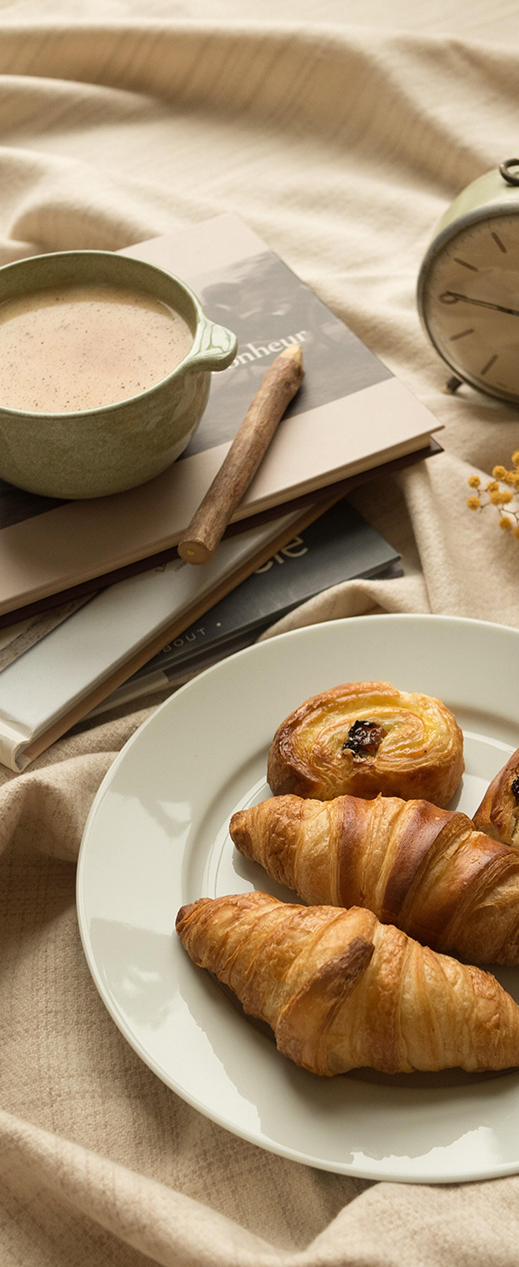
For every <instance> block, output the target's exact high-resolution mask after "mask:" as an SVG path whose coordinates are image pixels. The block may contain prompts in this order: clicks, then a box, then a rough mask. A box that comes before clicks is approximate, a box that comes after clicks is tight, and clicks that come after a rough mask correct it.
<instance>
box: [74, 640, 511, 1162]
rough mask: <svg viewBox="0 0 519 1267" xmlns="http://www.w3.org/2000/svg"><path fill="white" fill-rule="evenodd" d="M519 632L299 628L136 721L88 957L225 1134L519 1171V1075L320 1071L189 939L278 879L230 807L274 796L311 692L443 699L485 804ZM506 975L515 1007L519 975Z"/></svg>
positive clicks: (132, 1036) (86, 927) (145, 1044)
mask: <svg viewBox="0 0 519 1267" xmlns="http://www.w3.org/2000/svg"><path fill="white" fill-rule="evenodd" d="M518 666H519V631H516V630H513V629H507V628H504V627H503V626H499V625H492V624H486V623H483V622H479V621H472V620H458V619H451V618H449V617H436V616H373V617H370V616H367V617H362V618H356V619H355V620H344V621H333V622H331V623H329V624H324V625H314V626H311V627H310V628H306V629H300V630H296V631H294V632H292V633H289V634H285V635H283V636H281V637H278V638H275V639H272V640H271V641H267V642H264V643H261V644H259V645H257V646H255V647H252V648H250V649H248V650H247V651H242V652H240V653H239V654H238V655H235V656H233V657H231V658H230V659H228V660H226V661H224V662H223V663H222V664H219V665H217V666H216V667H215V668H213V669H209V670H208V671H207V672H206V673H204V674H202V675H201V676H200V677H199V678H196V679H195V680H194V681H192V682H190V683H189V684H188V685H187V686H185V687H183V688H182V690H180V691H179V692H178V693H177V694H176V695H174V696H172V698H170V699H169V700H167V701H166V703H165V704H163V705H162V707H161V708H159V709H157V711H156V712H155V713H153V715H152V716H151V717H150V719H149V721H147V722H146V723H145V725H144V726H143V727H142V728H141V729H140V730H139V731H137V733H136V734H135V735H134V736H133V738H132V739H131V740H130V742H129V743H128V744H127V745H126V747H125V748H124V749H123V751H122V752H121V753H120V755H119V757H118V759H117V760H116V761H115V762H114V765H113V766H112V767H111V769H110V771H109V773H108V775H107V777H106V778H105V780H104V782H103V784H102V786H101V788H100V790H99V792H98V794H97V796H96V799H95V801H94V804H93V807H92V810H91V813H90V816H89V819H88V822H87V825H86V828H85V833H84V837H83V843H82V847H81V853H80V859H79V869H78V910H79V924H80V930H81V937H82V940H83V946H84V949H85V953H86V957H87V960H88V964H89V967H90V970H91V972H92V975H93V978H94V981H95V983H96V985H97V988H98V990H99V993H100V994H101V997H102V999H103V1001H104V1003H105V1004H106V1007H107V1008H108V1011H109V1012H110V1013H111V1015H112V1017H113V1019H114V1021H115V1022H116V1024H117V1025H118V1026H119V1029H120V1030H121V1032H122V1033H123V1034H124V1036H125V1037H126V1038H127V1040H128V1042H129V1043H131V1045H132V1047H133V1048H134V1049H135V1051H137V1052H138V1054H139V1055H140V1056H141V1057H142V1059H143V1060H144V1061H145V1062H146V1064H147V1065H149V1067H150V1068H151V1069H153V1070H154V1072H155V1073H156V1074H157V1075H158V1077H159V1078H162V1080H163V1081H164V1082H165V1083H167V1085H168V1086H170V1087H172V1088H173V1090H175V1091H176V1092H177V1093H178V1094H179V1095H180V1096H182V1097H183V1098H184V1099H185V1100H187V1101H188V1102H189V1103H190V1104H192V1105H193V1106H194V1107H195V1108H197V1109H199V1110H200V1112H202V1113H205V1114H207V1116H208V1117H211V1118H213V1120H214V1121H216V1122H219V1123H220V1125H221V1126H224V1127H226V1128H227V1130H229V1131H233V1132H235V1133H236V1134H237V1135H241V1136H243V1137H244V1138H245V1139H248V1140H250V1141H252V1142H253V1143H255V1144H259V1145H260V1146H261V1147H263V1148H267V1149H271V1150H272V1151H273V1152H275V1153H280V1154H282V1155H283V1156H285V1157H289V1158H292V1159H293V1160H295V1161H300V1162H305V1163H307V1164H310V1165H313V1166H319V1167H322V1168H323V1169H325V1170H332V1171H337V1172H340V1173H343V1174H352V1175H361V1176H365V1177H367V1178H369V1179H397V1180H409V1181H415V1182H429V1183H447V1182H452V1181H455V1180H456V1181H460V1180H470V1179H484V1178H491V1177H494V1176H496V1175H502V1174H510V1173H512V1172H515V1171H517V1170H519V1074H517V1073H510V1074H508V1073H506V1074H505V1075H491V1076H489V1075H485V1076H484V1077H480V1078H477V1077H472V1078H470V1077H468V1076H467V1075H464V1074H462V1073H461V1072H459V1071H458V1072H456V1071H454V1072H449V1073H445V1074H440V1075H423V1074H422V1075H420V1074H415V1075H408V1076H406V1077H396V1078H389V1077H383V1076H380V1075H376V1074H373V1075H372V1076H371V1075H370V1074H366V1075H362V1076H360V1075H357V1074H355V1073H351V1074H348V1075H345V1076H342V1077H337V1078H330V1079H319V1078H317V1077H315V1076H313V1075H312V1074H310V1073H307V1072H305V1071H304V1070H301V1069H298V1068H296V1066H295V1065H293V1064H292V1063H291V1062H290V1061H288V1060H286V1059H284V1058H283V1057H282V1056H280V1055H279V1053H278V1052H277V1051H276V1048H275V1046H274V1043H273V1042H271V1041H270V1040H269V1039H268V1038H267V1037H266V1036H264V1035H263V1034H262V1033H260V1032H258V1030H257V1029H256V1028H255V1027H254V1025H253V1024H251V1023H250V1021H248V1020H247V1019H246V1018H245V1016H244V1015H243V1014H240V1013H239V1012H238V1011H237V1010H236V1009H235V1008H234V1007H233V1006H232V1004H231V1003H230V1002H229V1000H228V999H227V998H226V997H225V996H224V995H223V994H222V991H221V990H220V988H219V987H218V985H217V984H216V982H215V981H214V980H213V979H212V978H211V977H210V976H209V975H208V973H206V972H203V971H201V970H200V969H198V968H196V967H195V966H194V965H193V964H192V963H191V961H190V960H189V958H188V956H187V955H186V953H185V951H184V950H183V949H182V947H181V945H180V942H179V939H178V938H177V937H176V935H175V934H174V931H173V930H174V925H175V915H176V912H177V910H178V908H179V906H181V905H182V904H183V903H186V902H192V901H194V900H195V899H196V898H198V897H202V896H209V897H216V896H219V895H221V894H225V893H237V892H245V891H247V890H250V889H251V888H259V889H264V890H267V891H268V892H272V893H276V894H277V895H278V896H284V897H289V899H290V900H291V901H293V900H294V895H293V894H289V893H288V890H281V889H280V888H279V887H278V886H276V885H275V884H273V882H272V881H270V880H269V879H268V877H267V876H266V875H265V873H264V872H263V870H262V869H261V868H260V867H259V866H256V865H255V864H253V863H248V862H247V861H246V860H245V859H244V858H242V857H241V855H239V854H238V853H237V852H236V851H235V850H234V848H233V845H232V843H231V841H230V838H229V836H228V833H227V824H228V822H229V818H230V816H231V814H232V813H233V811H234V810H235V809H237V808H238V807H240V806H245V805H249V804H252V803H254V802H256V801H258V800H261V799H263V798H264V797H265V796H268V795H269V789H268V787H267V784H266V783H265V769H266V759H267V752H268V748H269V744H270V742H271V739H272V736H273V734H274V731H275V730H276V727H277V726H278V724H279V722H280V721H281V720H282V719H283V718H284V717H285V716H286V715H287V714H288V713H289V712H291V710H292V709H293V708H295V707H296V706H297V705H298V704H300V703H301V702H302V700H303V699H305V698H307V697H308V696H310V695H314V694H316V693H317V692H318V691H322V690H326V689H327V688H329V687H331V686H335V685H337V684H338V683H339V682H346V681H362V680H367V679H372V680H377V679H379V680H380V679H383V680H388V681H390V682H393V683H394V684H395V685H396V686H398V687H400V688H401V689H403V690H406V691H421V692H425V693H427V694H430V695H436V696H439V697H440V698H441V699H443V700H444V702H445V703H446V704H447V705H448V706H449V708H451V709H452V710H453V712H454V713H455V715H456V717H457V719H458V722H459V724H460V725H461V726H462V727H463V729H464V732H465V758H466V766H467V772H466V774H465V776H464V779H463V784H462V787H461V790H460V793H459V794H458V795H457V798H456V804H459V806H460V808H462V809H463V810H465V811H466V812H468V813H469V814H470V813H473V812H474V810H475V808H476V806H477V805H478V803H479V801H480V799H481V797H482V794H483V791H484V789H485V788H486V786H487V784H488V782H489V781H490V779H491V778H492V777H493V776H494V774H496V773H497V771H498V770H499V769H500V768H501V766H502V765H503V764H504V762H505V761H506V760H507V759H508V756H509V755H510V753H511V752H512V751H513V749H514V748H516V747H519V667H518ZM496 975H497V976H498V977H499V979H500V981H501V982H502V984H503V985H505V986H506V988H507V989H509V990H510V991H511V993H513V994H514V996H515V997H516V999H517V1000H518V1001H519V969H518V970H516V969H505V970H499V971H498V972H497V973H496Z"/></svg>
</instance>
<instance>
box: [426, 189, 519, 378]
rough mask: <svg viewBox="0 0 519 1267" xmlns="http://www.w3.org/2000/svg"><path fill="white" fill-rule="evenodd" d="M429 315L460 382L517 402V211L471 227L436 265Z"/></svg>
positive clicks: (429, 282)
mask: <svg viewBox="0 0 519 1267" xmlns="http://www.w3.org/2000/svg"><path fill="white" fill-rule="evenodd" d="M422 303H423V316H424V321H425V325H426V327H427V330H428V333H429V335H430V337H431V339H432V341H433V343H434V344H435V346H436V348H437V350H438V352H439V353H440V355H441V356H442V357H443V358H444V360H445V361H447V363H448V364H449V365H450V366H451V367H452V369H453V370H454V372H455V373H456V374H458V375H459V377H460V378H464V379H466V380H468V381H469V382H470V383H472V384H473V385H474V386H475V387H478V388H480V390H482V391H486V392H490V394H491V395H494V396H504V397H505V398H507V399H512V400H517V401H519V209H518V213H516V214H510V213H509V214H505V213H503V214H502V215H498V216H490V215H488V214H487V216H486V218H484V219H483V218H482V219H481V220H478V221H476V222H475V223H474V222H473V223H469V224H468V225H466V226H465V227H464V228H461V229H460V231H459V233H457V234H456V236H455V237H452V238H451V239H450V240H449V241H448V242H446V243H445V245H444V246H443V248H442V249H441V250H440V251H439V253H438V255H436V257H435V258H433V259H432V262H431V264H430V265H429V268H428V270H427V273H426V276H425V280H424V284H423V295H422Z"/></svg>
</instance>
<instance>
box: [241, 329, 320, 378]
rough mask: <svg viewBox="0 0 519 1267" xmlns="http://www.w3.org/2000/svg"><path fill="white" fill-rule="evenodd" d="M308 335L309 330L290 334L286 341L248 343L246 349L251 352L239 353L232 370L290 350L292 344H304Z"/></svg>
mask: <svg viewBox="0 0 519 1267" xmlns="http://www.w3.org/2000/svg"><path fill="white" fill-rule="evenodd" d="M307 334H308V330H300V331H299V334H289V335H288V336H287V338H286V339H276V340H275V341H274V343H259V344H256V343H246V344H245V348H246V349H247V348H248V349H249V350H248V351H245V350H244V351H243V352H239V353H238V356H236V357H235V358H234V361H233V363H232V365H231V369H234V366H235V365H245V364H246V362H247V361H258V360H259V359H260V357H262V356H271V355H272V353H278V352H282V351H283V348H289V347H290V344H291V343H304V341H305V336H306V335H307Z"/></svg>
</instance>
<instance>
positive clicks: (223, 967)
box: [177, 893, 519, 1077]
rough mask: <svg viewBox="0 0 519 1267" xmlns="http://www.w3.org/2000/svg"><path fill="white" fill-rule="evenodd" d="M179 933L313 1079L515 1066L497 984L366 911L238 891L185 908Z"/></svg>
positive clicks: (517, 1028)
mask: <svg viewBox="0 0 519 1267" xmlns="http://www.w3.org/2000/svg"><path fill="white" fill-rule="evenodd" d="M177 931H178V933H179V935H180V938H181V941H182V944H183V946H184V947H185V949H186V950H187V952H188V954H189V955H190V956H191V959H193V960H194V962H195V963H196V964H198V965H199V967H201V968H209V970H210V971H211V972H214V973H215V974H216V976H217V977H218V978H219V979H220V981H222V982H224V984H225V985H228V986H230V987H231V989H232V990H234V992H235V994H236V995H237V996H238V998H239V999H240V1000H241V1003H242V1004H243V1007H244V1009H245V1011H246V1012H249V1013H250V1014H251V1015H252V1016H257V1017H259V1018H260V1019H261V1020H263V1021H266V1022H267V1023H268V1025H270V1026H271V1028H272V1029H273V1031H274V1034H275V1038H276V1044H277V1047H278V1049H279V1051H280V1052H282V1053H283V1055H284V1056H290V1058H291V1059H292V1060H294V1061H295V1063H296V1064H297V1065H302V1066H303V1067H304V1068H305V1069H309V1070H310V1071H311V1072H312V1073H318V1074H323V1075H325V1076H328V1077H329V1076H331V1075H332V1074H336V1073H345V1072H346V1071H347V1070H348V1069H355V1068H359V1067H362V1066H371V1068H373V1069H379V1070H381V1071H382V1072H384V1073H410V1072H412V1071H413V1070H415V1069H422V1070H438V1069H448V1068H454V1067H461V1068H462V1069H466V1070H467V1071H469V1072H471V1073H473V1072H476V1071H478V1070H483V1069H507V1068H510V1066H512V1065H517V1064H519V1008H518V1007H517V1005H516V1004H515V1003H514V1001H513V999H512V998H511V997H510V995H508V994H507V993H506V992H505V990H503V989H502V988H501V986H500V985H499V984H498V982H497V981H496V980H495V977H493V976H491V975H490V973H488V972H483V971H482V970H481V969H480V968H473V967H472V966H468V965H464V964H460V963H458V962H457V960H456V959H451V958H449V956H447V955H438V954H435V952H434V951H433V950H430V949H429V947H427V946H420V945H419V943H418V942H416V941H412V940H411V938H410V937H406V935H405V933H403V932H401V931H400V929H398V928H394V927H392V926H391V925H387V924H379V921H378V920H377V918H376V916H375V915H373V914H372V912H371V911H367V910H362V909H359V908H357V907H353V908H351V909H350V910H348V911H345V910H337V908H336V907H333V906H314V907H304V906H288V905H285V903H284V902H278V901H277V900H276V898H273V897H268V896H267V894H266V893H243V894H238V895H236V896H232V897H220V898H216V899H214V900H211V898H201V899H200V900H199V901H198V902H193V903H192V904H191V905H190V906H183V907H181V909H180V911H179V912H178V916H177Z"/></svg>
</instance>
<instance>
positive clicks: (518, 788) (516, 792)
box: [510, 774, 519, 805]
mask: <svg viewBox="0 0 519 1267" xmlns="http://www.w3.org/2000/svg"><path fill="white" fill-rule="evenodd" d="M510 791H511V793H512V796H513V797H515V803H516V805H519V774H518V775H517V778H515V779H514V781H513V783H512V784H511V785H510Z"/></svg>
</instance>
